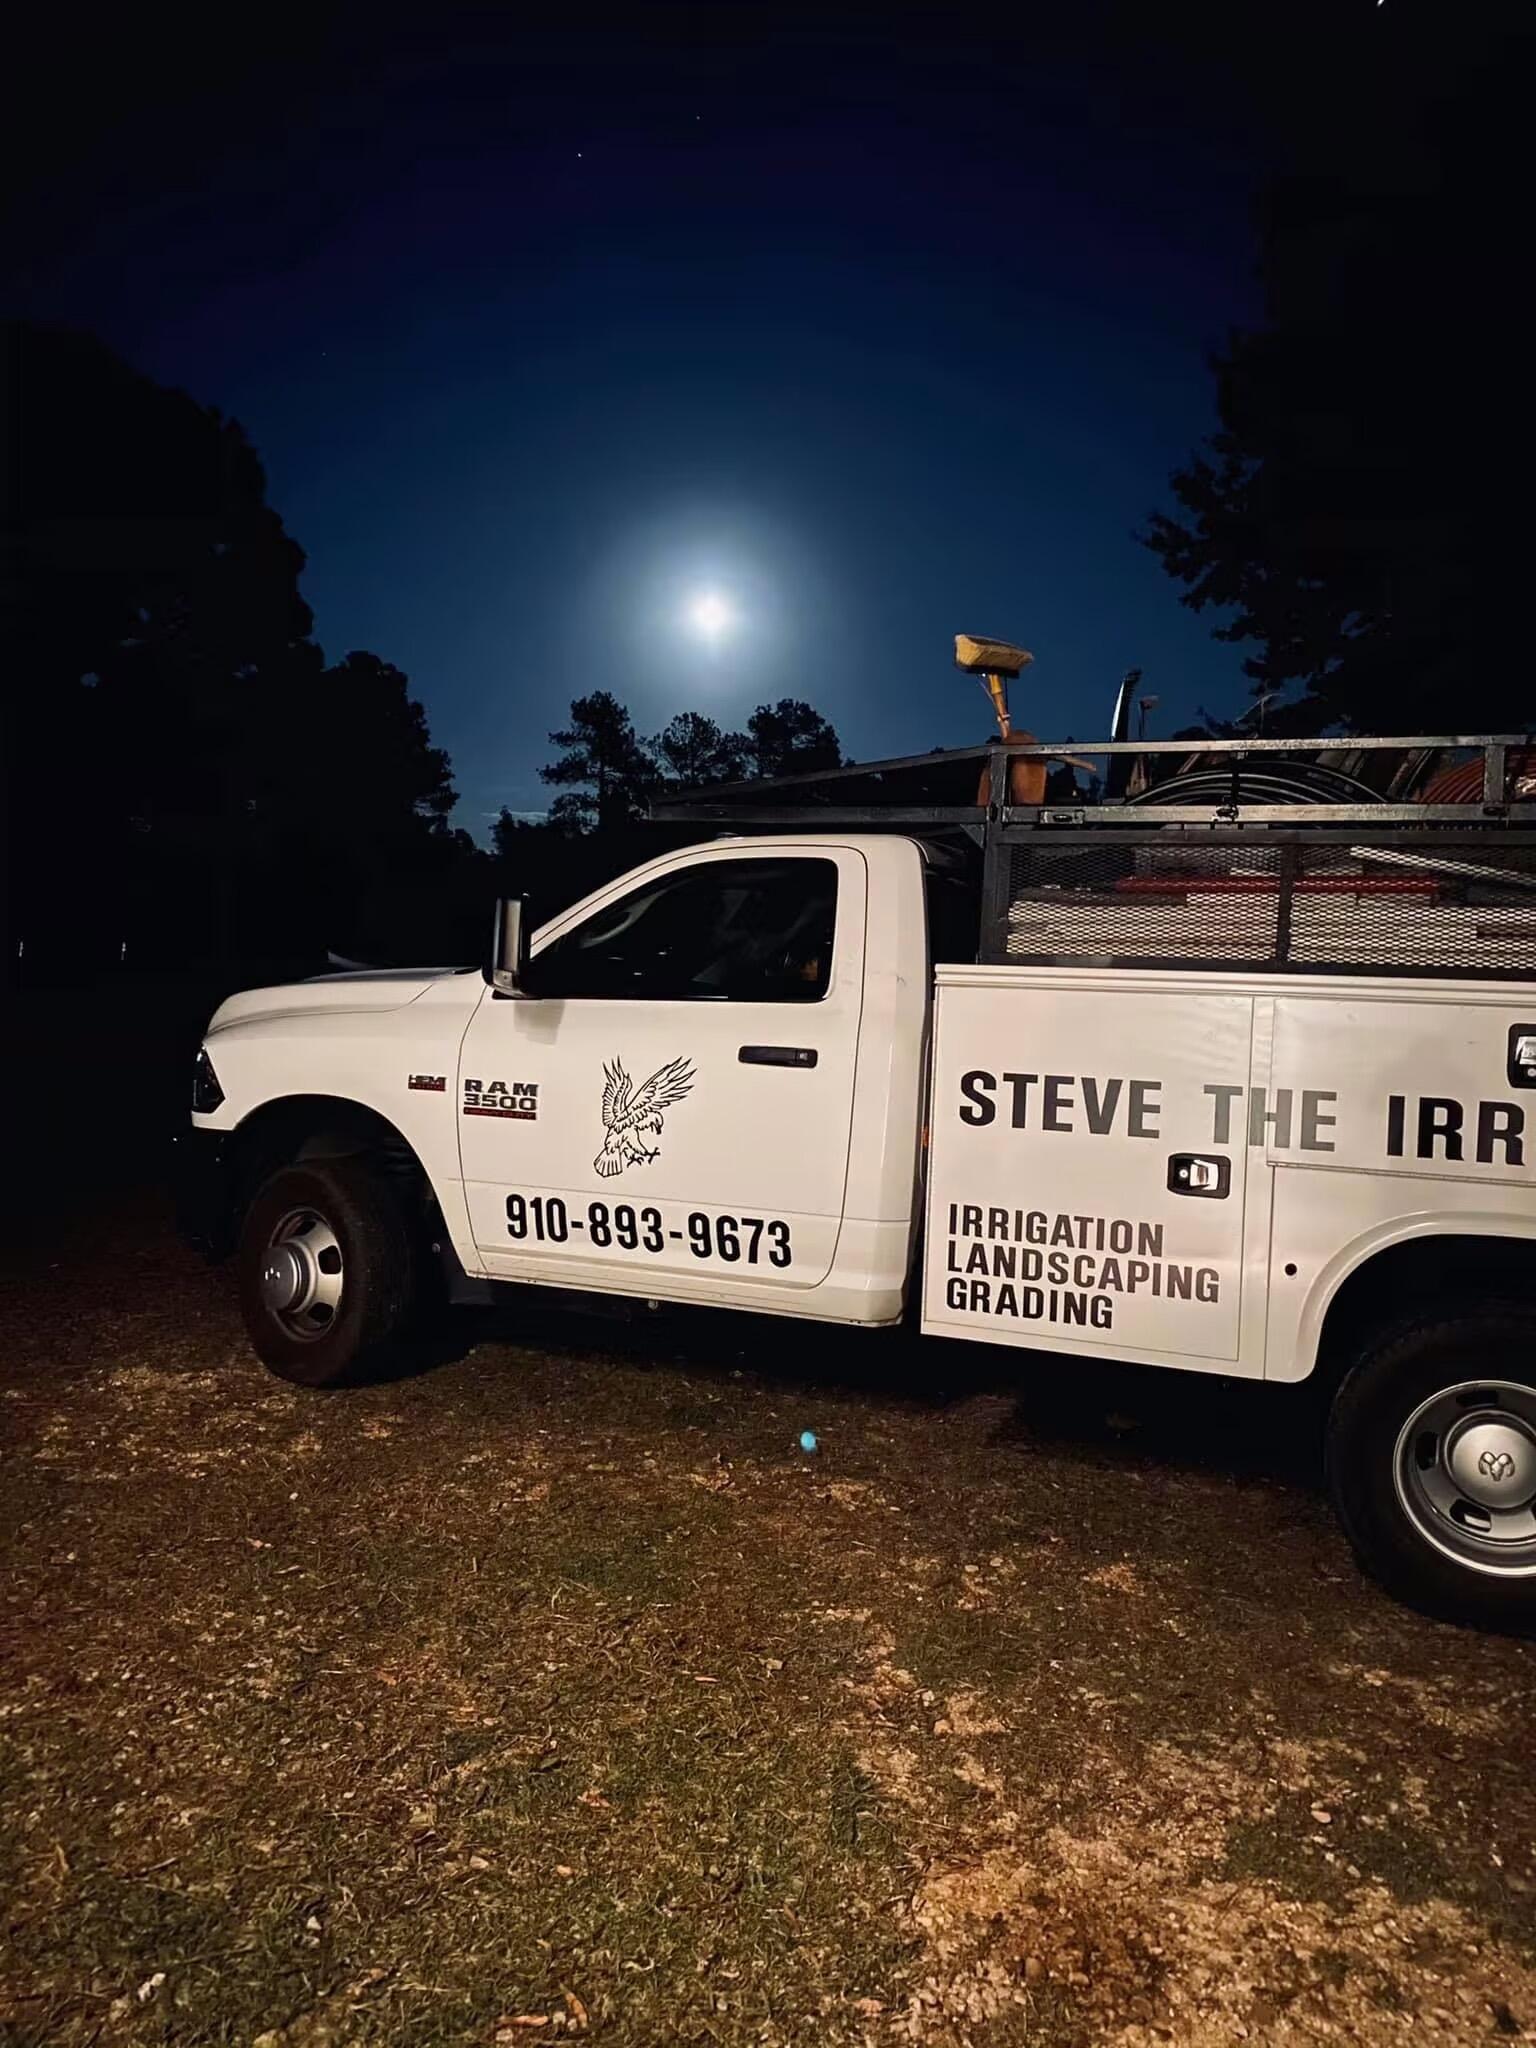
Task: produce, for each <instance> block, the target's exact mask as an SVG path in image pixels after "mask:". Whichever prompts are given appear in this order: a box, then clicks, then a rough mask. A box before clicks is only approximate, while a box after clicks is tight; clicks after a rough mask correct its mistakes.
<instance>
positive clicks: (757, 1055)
mask: <svg viewBox="0 0 1536 2048" xmlns="http://www.w3.org/2000/svg"><path fill="white" fill-rule="evenodd" d="M736 1057H737V1059H738V1060H739V1061H740V1062H741V1064H742V1065H743V1066H744V1067H814V1066H815V1064H816V1048H815V1046H814V1045H744V1046H742V1048H741V1049H740V1051H739V1052H738V1053H737V1055H736Z"/></svg>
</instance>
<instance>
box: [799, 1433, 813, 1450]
mask: <svg viewBox="0 0 1536 2048" xmlns="http://www.w3.org/2000/svg"><path fill="white" fill-rule="evenodd" d="M800 1448H801V1450H802V1451H814V1450H815V1448H816V1432H815V1430H814V1429H802V1430H801V1432H800Z"/></svg>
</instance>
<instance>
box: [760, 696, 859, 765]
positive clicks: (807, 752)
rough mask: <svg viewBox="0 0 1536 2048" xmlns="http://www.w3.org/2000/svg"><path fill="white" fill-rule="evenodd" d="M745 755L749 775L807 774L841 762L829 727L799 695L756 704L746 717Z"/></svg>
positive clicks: (835, 737)
mask: <svg viewBox="0 0 1536 2048" xmlns="http://www.w3.org/2000/svg"><path fill="white" fill-rule="evenodd" d="M746 754H747V772H748V773H749V774H751V775H809V774H813V773H814V772H815V771H816V770H817V769H818V768H840V767H841V766H842V762H843V754H842V748H841V747H840V746H839V744H838V738H837V734H836V732H835V731H834V730H833V728H832V726H831V725H830V724H829V722H828V721H827V720H826V719H825V718H823V717H822V715H821V713H820V712H819V711H817V710H815V709H814V708H813V706H811V705H809V704H807V703H805V702H804V701H803V700H802V699H800V698H799V697H781V698H780V699H779V701H778V703H777V704H759V705H758V707H757V709H756V710H755V711H754V712H753V714H752V716H751V717H750V718H749V719H748V720H747V733H746Z"/></svg>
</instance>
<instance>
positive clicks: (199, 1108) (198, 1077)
mask: <svg viewBox="0 0 1536 2048" xmlns="http://www.w3.org/2000/svg"><path fill="white" fill-rule="evenodd" d="M223 1100H224V1090H223V1089H222V1088H221V1087H220V1086H219V1077H218V1075H217V1074H216V1073H215V1072H214V1071H213V1061H212V1060H211V1059H209V1057H208V1048H207V1046H206V1045H205V1046H200V1047H199V1048H198V1054H197V1059H196V1062H195V1063H194V1065H193V1068H192V1111H193V1114H194V1115H195V1116H211V1115H212V1114H213V1112H214V1110H216V1109H217V1108H218V1106H219V1104H220V1103H221V1102H222V1101H223Z"/></svg>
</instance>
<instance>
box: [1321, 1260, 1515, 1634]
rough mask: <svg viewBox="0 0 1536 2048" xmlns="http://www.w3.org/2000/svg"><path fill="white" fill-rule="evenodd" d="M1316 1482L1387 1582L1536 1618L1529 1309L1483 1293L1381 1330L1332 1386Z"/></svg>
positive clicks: (1466, 1609) (1416, 1602)
mask: <svg viewBox="0 0 1536 2048" xmlns="http://www.w3.org/2000/svg"><path fill="white" fill-rule="evenodd" d="M1328 1486H1329V1491H1330V1493H1331V1494H1332V1496H1333V1502H1334V1506H1335V1508H1336V1509H1337V1511H1338V1514H1339V1519H1340V1520H1341V1521H1342V1522H1343V1524H1344V1528H1345V1531H1346V1533H1347V1534H1348V1536H1349V1539H1350V1541H1351V1542H1352V1543H1353V1545H1354V1547H1355V1550H1356V1552H1357V1554H1358V1555H1359V1557H1360V1560H1361V1562H1362V1563H1363V1564H1364V1566H1365V1568H1366V1570H1367V1571H1369V1572H1370V1573H1371V1574H1372V1576H1373V1577H1375V1578H1376V1579H1379V1580H1380V1582H1381V1583H1382V1585H1384V1586H1385V1587H1386V1588H1387V1590H1388V1591H1389V1592H1392V1593H1395V1594H1397V1596H1398V1597H1399V1598H1400V1599H1402V1600H1406V1601H1407V1602H1408V1603H1409V1604H1410V1605H1411V1606H1414V1607H1418V1608H1420V1609H1422V1610H1423V1611H1424V1612H1425V1613H1427V1614H1434V1615H1438V1616H1440V1617H1441V1618H1442V1619H1445V1620H1450V1621H1464V1622H1473V1623H1475V1624H1477V1625H1478V1626H1480V1627H1483V1628H1497V1629H1506V1630H1510V1631H1512V1632H1515V1633H1520V1634H1525V1633H1529V1632H1531V1631H1533V1630H1536V1315H1533V1313H1532V1311H1531V1310H1530V1309H1529V1308H1528V1307H1526V1306H1525V1305H1524V1304H1523V1303H1519V1302H1500V1301H1492V1302H1487V1303H1484V1304H1483V1305H1482V1306H1480V1307H1478V1308H1475V1309H1470V1310H1468V1311H1466V1312H1465V1313H1464V1314H1461V1315H1456V1316H1449V1317H1437V1316H1433V1315H1424V1316H1422V1317H1413V1318H1409V1319H1407V1320H1404V1321H1402V1322H1399V1323H1397V1324H1395V1325H1394V1326H1393V1327H1392V1328H1391V1329H1389V1330H1385V1331H1383V1332H1381V1333H1380V1334H1379V1335H1378V1336H1377V1338H1376V1339H1375V1340H1374V1341H1373V1342H1372V1343H1371V1344H1370V1345H1369V1346H1368V1347H1367V1348H1366V1349H1365V1351H1364V1352H1363V1353H1362V1355H1361V1357H1360V1359H1359V1361H1358V1363H1357V1364H1356V1365H1355V1366H1354V1368H1353V1369H1352V1370H1351V1372H1350V1373H1349V1374H1348V1376H1347V1378H1346V1379H1345V1380H1344V1382H1343V1384H1342V1385H1341V1386H1340V1388H1339V1391H1338V1393H1337V1395H1336V1396H1335V1399H1334V1403H1333V1413H1332V1416H1331V1418H1330V1421H1329V1427H1328Z"/></svg>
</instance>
